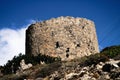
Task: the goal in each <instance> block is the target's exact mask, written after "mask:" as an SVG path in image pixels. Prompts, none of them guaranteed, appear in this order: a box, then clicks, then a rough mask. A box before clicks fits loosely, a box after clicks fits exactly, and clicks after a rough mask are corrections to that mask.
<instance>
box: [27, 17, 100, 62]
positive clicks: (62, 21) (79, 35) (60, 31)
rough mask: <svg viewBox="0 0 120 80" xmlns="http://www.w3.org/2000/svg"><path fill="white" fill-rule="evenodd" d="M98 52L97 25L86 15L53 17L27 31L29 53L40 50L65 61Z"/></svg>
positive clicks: (38, 52) (30, 27) (37, 52)
mask: <svg viewBox="0 0 120 80" xmlns="http://www.w3.org/2000/svg"><path fill="white" fill-rule="evenodd" d="M98 52H99V49H98V41H97V36H96V30H95V25H94V23H93V22H92V21H91V20H88V19H85V18H74V17H69V16H67V17H58V18H52V19H50V20H46V21H43V22H36V23H35V24H32V25H30V26H29V27H28V29H27V30H26V54H27V55H29V54H33V55H35V56H36V55H38V54H40V53H41V54H45V55H49V56H54V57H58V56H59V57H61V58H62V60H65V59H66V56H67V57H68V59H73V58H76V57H82V56H85V55H87V56H88V55H90V54H94V53H98ZM67 54H68V55H67Z"/></svg>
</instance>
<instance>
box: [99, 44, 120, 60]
mask: <svg viewBox="0 0 120 80" xmlns="http://www.w3.org/2000/svg"><path fill="white" fill-rule="evenodd" d="M100 53H101V54H104V55H106V56H108V57H109V58H114V57H116V56H118V55H120V46H111V47H106V48H105V49H103V50H102V51H101V52H100Z"/></svg>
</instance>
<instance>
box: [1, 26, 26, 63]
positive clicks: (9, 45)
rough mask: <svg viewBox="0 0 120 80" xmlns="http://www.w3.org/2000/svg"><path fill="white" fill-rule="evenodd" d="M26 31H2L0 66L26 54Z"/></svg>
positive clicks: (22, 29)
mask: <svg viewBox="0 0 120 80" xmlns="http://www.w3.org/2000/svg"><path fill="white" fill-rule="evenodd" d="M25 30H26V28H21V29H17V30H14V29H8V28H7V29H2V30H0V65H3V64H5V63H6V62H7V61H8V60H11V59H12V58H13V57H14V56H15V55H18V54H19V53H23V54H24V53H25Z"/></svg>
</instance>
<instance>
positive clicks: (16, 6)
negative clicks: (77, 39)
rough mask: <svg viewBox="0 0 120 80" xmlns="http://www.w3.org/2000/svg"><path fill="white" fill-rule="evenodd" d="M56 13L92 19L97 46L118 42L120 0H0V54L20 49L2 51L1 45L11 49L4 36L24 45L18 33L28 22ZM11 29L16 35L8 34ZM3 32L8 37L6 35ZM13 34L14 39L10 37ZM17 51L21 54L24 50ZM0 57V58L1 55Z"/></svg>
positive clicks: (56, 14) (54, 15)
mask: <svg viewBox="0 0 120 80" xmlns="http://www.w3.org/2000/svg"><path fill="white" fill-rule="evenodd" d="M59 16H73V17H83V18H87V19H90V20H93V21H94V22H95V25H96V31H97V36H98V42H99V45H100V48H104V47H106V46H112V45H119V44H120V37H119V36H120V24H119V23H120V0H0V33H1V34H0V41H1V42H0V44H1V45H0V48H1V49H0V51H1V50H2V52H0V55H2V56H3V55H7V54H8V53H10V54H9V55H11V54H14V55H15V54H18V53H19V51H20V50H18V52H15V53H13V52H14V51H12V50H10V51H11V52H10V51H7V52H5V51H4V50H3V47H4V48H6V50H7V48H11V45H9V47H6V46H8V44H12V43H11V42H10V41H9V40H7V39H8V37H9V39H12V41H13V43H14V42H18V43H20V42H23V45H24V41H23V40H24V36H22V35H24V31H25V29H26V27H27V26H28V25H29V24H30V23H32V22H34V21H36V20H37V21H40V20H47V19H50V18H53V17H59ZM23 30H24V31H23ZM5 31H6V33H5ZM11 31H12V32H11ZM14 32H16V34H17V35H12V33H13V34H14ZM21 32H22V33H21ZM7 34H9V35H10V36H8V37H7V38H6V36H7ZM11 36H12V37H11ZM16 36H17V38H18V40H17V39H16V40H13V38H16ZM19 36H21V37H19ZM19 39H20V40H21V41H20V40H19ZM19 41H20V42H19ZM9 42H10V43H9ZM16 44H17V43H16ZM23 45H21V47H22V46H23ZM12 46H13V45H12ZM18 46H20V44H18ZM18 46H16V45H15V46H14V47H15V48H16V47H18ZM21 47H19V48H21ZM15 50H16V49H15ZM21 52H23V53H24V50H23V51H21ZM0 58H1V60H2V57H0ZM7 59H8V58H7ZM0 63H1V62H0Z"/></svg>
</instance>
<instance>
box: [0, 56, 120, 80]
mask: <svg viewBox="0 0 120 80" xmlns="http://www.w3.org/2000/svg"><path fill="white" fill-rule="evenodd" d="M24 79H26V80H120V59H119V57H117V58H116V59H107V58H105V57H103V56H100V55H97V56H95V55H94V56H89V57H83V58H80V59H74V60H71V61H64V62H61V61H60V62H54V63H51V64H43V65H36V66H33V67H32V68H30V69H26V70H24V71H18V72H17V73H16V74H11V75H6V76H3V77H2V78H0V80H24Z"/></svg>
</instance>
